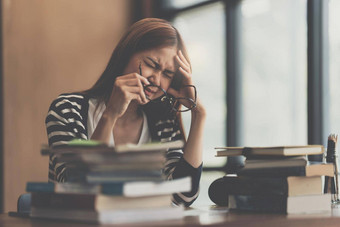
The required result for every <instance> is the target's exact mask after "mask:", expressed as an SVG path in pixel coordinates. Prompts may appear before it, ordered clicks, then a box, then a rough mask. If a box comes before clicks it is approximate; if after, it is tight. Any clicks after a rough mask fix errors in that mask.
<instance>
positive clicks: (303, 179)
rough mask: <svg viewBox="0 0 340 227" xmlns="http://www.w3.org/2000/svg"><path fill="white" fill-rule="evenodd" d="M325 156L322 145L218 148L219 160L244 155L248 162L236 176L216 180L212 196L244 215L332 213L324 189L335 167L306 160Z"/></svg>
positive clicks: (212, 186) (328, 195) (329, 196)
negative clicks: (327, 177)
mask: <svg viewBox="0 0 340 227" xmlns="http://www.w3.org/2000/svg"><path fill="white" fill-rule="evenodd" d="M323 152H324V148H323V146H321V145H308V146H285V147H251V148H249V147H247V148H242V147H223V148H217V154H216V156H217V157H225V156H235V155H244V156H245V157H246V160H245V165H244V167H243V168H242V169H240V170H239V171H238V172H237V175H226V176H224V177H223V178H220V179H217V180H215V181H214V182H213V183H212V184H211V185H210V188H209V196H210V198H211V200H212V201H213V202H215V203H216V204H218V205H223V206H228V207H229V208H230V209H234V210H241V211H254V212H275V213H287V214H293V213H314V212H329V211H330V210H331V195H330V194H324V193H323V188H324V176H329V177H333V176H334V167H333V164H332V163H323V162H309V161H308V160H307V155H319V154H323Z"/></svg>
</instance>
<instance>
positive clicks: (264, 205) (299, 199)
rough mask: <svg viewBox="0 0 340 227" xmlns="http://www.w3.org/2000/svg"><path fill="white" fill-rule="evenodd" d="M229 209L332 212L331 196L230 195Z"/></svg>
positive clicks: (268, 211) (292, 212)
mask: <svg viewBox="0 0 340 227" xmlns="http://www.w3.org/2000/svg"><path fill="white" fill-rule="evenodd" d="M228 207H229V209H232V210H238V211H248V212H266V213H286V214H302V213H306V214H309V213H323V212H331V194H320V195H303V196H285V195H229V203H228Z"/></svg>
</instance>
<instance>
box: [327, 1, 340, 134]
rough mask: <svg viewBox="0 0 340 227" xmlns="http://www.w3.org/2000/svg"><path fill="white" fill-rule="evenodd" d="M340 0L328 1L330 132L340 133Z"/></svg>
mask: <svg viewBox="0 0 340 227" xmlns="http://www.w3.org/2000/svg"><path fill="white" fill-rule="evenodd" d="M339 12H340V1H337V0H330V2H329V81H330V83H329V86H330V90H329V95H330V100H329V106H330V111H329V114H330V127H329V129H330V132H332V133H336V134H340V102H339V100H340V89H339V88H338V86H340V60H339V59H340V30H339V28H340V14H339Z"/></svg>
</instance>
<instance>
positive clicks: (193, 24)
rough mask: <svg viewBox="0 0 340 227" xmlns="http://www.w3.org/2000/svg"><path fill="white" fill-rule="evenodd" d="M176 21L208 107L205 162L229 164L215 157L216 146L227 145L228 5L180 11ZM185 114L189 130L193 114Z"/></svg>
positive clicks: (200, 91) (196, 82)
mask: <svg viewBox="0 0 340 227" xmlns="http://www.w3.org/2000/svg"><path fill="white" fill-rule="evenodd" d="M173 24H174V26H175V27H176V28H177V29H178V30H179V32H180V33H181V35H182V37H183V39H184V42H185V43H186V46H187V49H188V52H189V56H190V58H191V59H190V60H191V64H192V69H193V72H192V75H193V81H194V83H195V86H196V87H197V92H198V97H199V98H200V99H201V100H202V102H203V104H204V106H205V108H206V110H207V120H206V124H205V134H204V152H203V160H204V165H205V166H209V165H210V166H211V165H214V166H216V165H221V164H222V163H225V159H223V158H216V157H215V156H214V155H215V151H214V147H216V146H224V145H225V140H226V95H225V89H226V79H225V75H226V72H225V70H226V69H225V49H226V46H225V37H226V35H225V15H224V6H223V4H222V3H220V2H217V3H214V4H211V5H208V6H205V7H203V8H202V9H201V8H198V9H192V10H189V11H185V12H183V13H179V14H177V16H176V18H175V19H174V21H173ZM182 116H183V121H184V125H185V128H186V130H188V127H189V125H190V119H191V116H190V113H184V114H183V115H182Z"/></svg>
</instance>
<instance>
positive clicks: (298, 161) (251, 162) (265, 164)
mask: <svg viewBox="0 0 340 227" xmlns="http://www.w3.org/2000/svg"><path fill="white" fill-rule="evenodd" d="M307 164H308V160H307V157H306V156H291V157H289V158H276V159H248V158H247V159H246V160H245V162H244V168H245V169H256V168H273V167H275V168H278V167H290V166H306V165H307Z"/></svg>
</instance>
